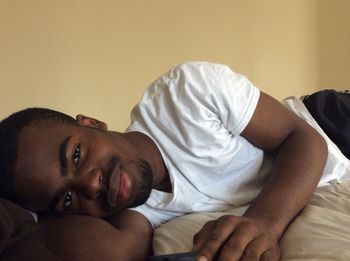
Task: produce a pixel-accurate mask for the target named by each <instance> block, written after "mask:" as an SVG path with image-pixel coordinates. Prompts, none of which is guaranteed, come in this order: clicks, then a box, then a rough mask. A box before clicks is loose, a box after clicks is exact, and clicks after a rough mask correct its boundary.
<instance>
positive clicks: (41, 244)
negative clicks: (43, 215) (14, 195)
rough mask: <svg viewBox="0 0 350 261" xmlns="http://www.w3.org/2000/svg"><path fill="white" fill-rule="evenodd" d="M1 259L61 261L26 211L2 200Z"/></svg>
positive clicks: (0, 224)
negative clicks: (50, 248) (46, 244)
mask: <svg viewBox="0 0 350 261" xmlns="http://www.w3.org/2000/svg"><path fill="white" fill-rule="evenodd" d="M0 259H1V260H54V261H55V260H59V259H58V258H57V257H56V256H55V255H54V254H53V253H52V252H51V251H50V250H48V249H47V248H46V246H45V238H44V233H43V231H42V230H41V228H40V226H39V224H37V223H36V222H35V220H34V218H33V217H32V215H31V214H29V213H28V212H27V211H26V210H25V209H23V208H21V207H20V206H18V205H16V204H14V203H12V202H10V201H8V200H5V199H1V198H0Z"/></svg>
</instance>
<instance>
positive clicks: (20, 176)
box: [14, 123, 153, 217]
mask: <svg viewBox="0 0 350 261" xmlns="http://www.w3.org/2000/svg"><path fill="white" fill-rule="evenodd" d="M152 179H153V175H152V170H151V168H150V166H149V165H148V163H147V162H146V161H145V160H143V158H142V156H141V155H140V154H139V152H138V150H137V149H136V148H135V147H134V146H133V145H132V143H130V142H129V141H128V139H126V138H125V136H124V135H122V134H118V133H115V132H109V131H107V130H104V129H103V128H102V129H98V128H91V127H85V126H78V125H77V126H74V125H66V124H60V123H53V124H50V125H49V126H44V125H43V124H40V123H39V124H36V125H30V126H28V127H26V128H24V130H23V131H22V132H21V134H20V137H19V142H18V155H17V162H16V166H15V177H14V189H15V193H16V195H17V196H18V198H19V200H20V201H21V202H22V204H23V206H24V207H27V208H28V209H31V210H34V211H39V212H59V213H60V212H63V213H64V212H67V213H77V214H86V215H90V216H97V217H103V216H107V215H109V214H112V213H115V212H118V211H120V210H123V209H125V208H129V207H135V206H137V205H140V204H142V203H144V202H145V201H146V199H147V198H148V196H149V193H150V191H151V188H152Z"/></svg>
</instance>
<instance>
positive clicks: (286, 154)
mask: <svg viewBox="0 0 350 261" xmlns="http://www.w3.org/2000/svg"><path fill="white" fill-rule="evenodd" d="M326 158H327V146H326V143H325V141H324V140H323V138H322V137H321V136H320V135H319V134H318V133H317V132H316V131H315V130H313V129H311V128H309V127H307V126H304V127H301V128H300V129H299V130H297V131H295V132H293V133H291V135H290V136H289V137H287V138H286V139H285V141H284V142H283V143H282V144H281V146H280V147H279V149H278V152H277V156H276V161H275V163H274V166H273V169H272V173H271V175H270V178H269V180H268V183H267V184H266V186H265V187H264V189H263V190H262V191H261V193H260V194H259V195H258V197H257V198H256V199H255V200H254V201H253V202H252V204H251V206H250V207H249V209H248V210H247V211H246V213H245V214H244V216H246V217H248V218H251V219H253V220H256V221H258V222H262V223H263V224H264V225H266V226H267V228H268V229H270V231H271V232H272V233H273V234H274V235H275V236H276V238H277V239H279V238H280V237H281V235H282V234H283V232H284V230H285V229H286V227H287V226H288V224H289V223H290V222H291V221H292V220H293V219H294V218H295V216H296V215H297V214H298V213H299V212H300V211H301V210H302V208H303V207H304V206H305V205H306V204H307V202H308V200H309V198H310V196H311V195H312V193H313V192H314V190H315V188H316V186H317V184H318V182H319V179H320V177H321V175H322V171H323V168H324V166H325V161H326Z"/></svg>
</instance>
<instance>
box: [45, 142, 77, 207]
mask: <svg viewBox="0 0 350 261" xmlns="http://www.w3.org/2000/svg"><path fill="white" fill-rule="evenodd" d="M71 137H72V136H68V137H66V138H65V139H64V140H63V142H62V143H61V145H60V148H59V150H58V160H59V163H60V172H61V176H66V175H67V173H68V159H67V146H68V142H69V140H70V138H71ZM63 194H64V190H63V189H60V190H59V191H57V192H56V193H55V195H54V196H53V198H52V199H51V200H50V203H49V210H50V212H55V210H56V206H57V204H58V202H60V200H61V198H62V196H63Z"/></svg>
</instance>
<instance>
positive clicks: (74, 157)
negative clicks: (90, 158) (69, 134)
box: [73, 145, 80, 167]
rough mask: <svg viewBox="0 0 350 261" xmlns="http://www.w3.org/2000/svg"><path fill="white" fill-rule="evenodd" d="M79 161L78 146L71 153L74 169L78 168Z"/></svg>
mask: <svg viewBox="0 0 350 261" xmlns="http://www.w3.org/2000/svg"><path fill="white" fill-rule="evenodd" d="M79 159H80V145H78V146H77V147H76V148H75V149H74V151H73V163H74V167H77V166H78V163H79Z"/></svg>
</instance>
